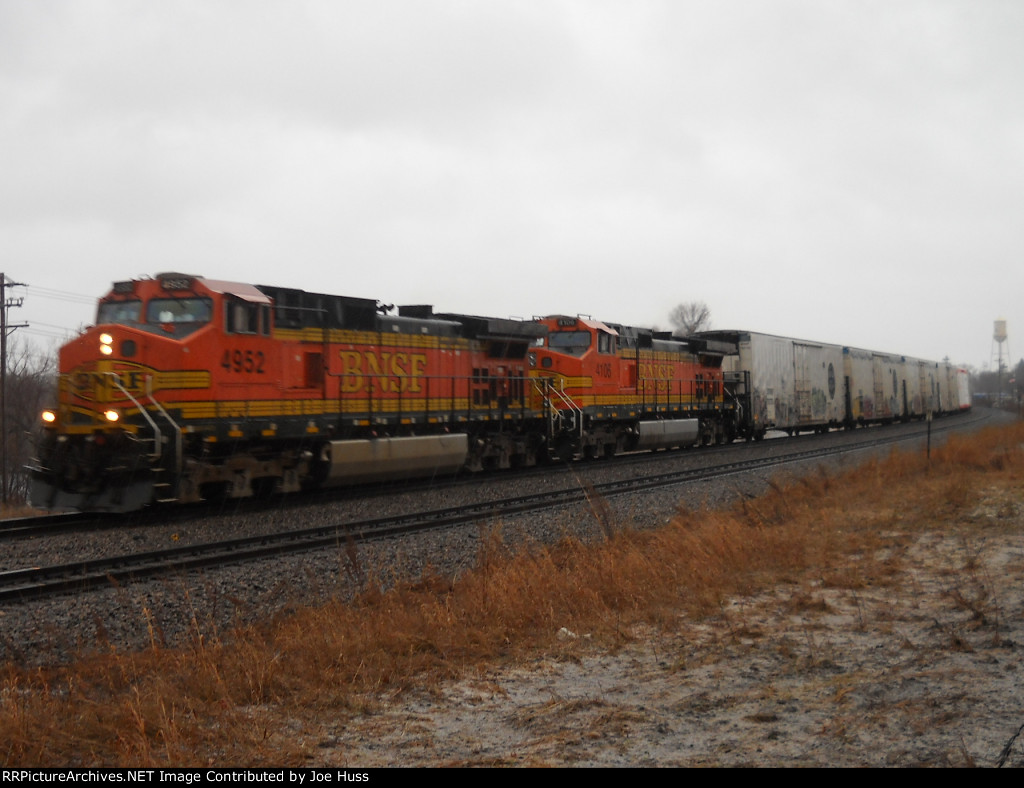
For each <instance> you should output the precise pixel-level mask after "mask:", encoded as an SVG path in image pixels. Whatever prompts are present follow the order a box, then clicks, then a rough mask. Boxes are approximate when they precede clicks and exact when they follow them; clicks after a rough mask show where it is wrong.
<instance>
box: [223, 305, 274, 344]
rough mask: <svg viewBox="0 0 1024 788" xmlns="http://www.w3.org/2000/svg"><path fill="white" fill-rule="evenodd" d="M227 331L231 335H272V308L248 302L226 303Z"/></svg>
mask: <svg viewBox="0 0 1024 788" xmlns="http://www.w3.org/2000/svg"><path fill="white" fill-rule="evenodd" d="M224 319H225V322H226V325H225V327H224V328H225V331H227V333H229V334H262V335H263V336H269V334H270V307H268V306H267V305H266V304H251V303H249V302H248V301H234V300H228V301H225V302H224Z"/></svg>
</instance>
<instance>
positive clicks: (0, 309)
mask: <svg viewBox="0 0 1024 788" xmlns="http://www.w3.org/2000/svg"><path fill="white" fill-rule="evenodd" d="M8 287H24V285H23V284H22V283H21V282H8V281H7V275H6V274H3V273H0V455H2V457H0V468H2V472H0V486H2V490H0V498H2V500H3V505H4V506H6V505H7V335H8V334H9V333H10V332H11V331H14V329H16V328H24V327H25V326H26V325H28V324H27V323H19V324H18V325H14V326H12V325H11V324H10V322H9V321H8V320H7V310H8V309H10V308H11V307H12V306H21V305H22V303H23V302H24V301H25V299H24V298H8V297H7V288H8Z"/></svg>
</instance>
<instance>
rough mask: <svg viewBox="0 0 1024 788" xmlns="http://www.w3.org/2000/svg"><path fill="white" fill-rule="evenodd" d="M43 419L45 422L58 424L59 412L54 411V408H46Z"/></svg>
mask: <svg viewBox="0 0 1024 788" xmlns="http://www.w3.org/2000/svg"><path fill="white" fill-rule="evenodd" d="M42 419H43V423H45V424H56V423H57V414H56V413H54V412H53V411H52V410H44V411H43V413H42Z"/></svg>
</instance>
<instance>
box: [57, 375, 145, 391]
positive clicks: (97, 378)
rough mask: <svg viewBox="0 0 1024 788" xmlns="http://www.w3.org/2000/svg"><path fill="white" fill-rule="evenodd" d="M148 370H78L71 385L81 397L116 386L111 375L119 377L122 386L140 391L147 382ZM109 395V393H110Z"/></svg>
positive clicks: (129, 389)
mask: <svg viewBox="0 0 1024 788" xmlns="http://www.w3.org/2000/svg"><path fill="white" fill-rule="evenodd" d="M147 374H148V373H146V372H143V371H142V370H133V371H131V372H76V373H75V374H74V375H72V376H71V385H72V387H73V388H74V390H75V393H76V394H77V395H78V396H80V397H87V396H88V395H89V394H93V393H95V392H97V391H108V390H109V389H111V388H114V385H113V381H112V380H111V375H113V376H114V377H116V378H117V381H118V382H119V383H120V384H121V387H122V388H125V389H127V390H128V391H131V392H140V391H142V390H143V388H144V386H145V383H146V377H147ZM108 396H109V395H108Z"/></svg>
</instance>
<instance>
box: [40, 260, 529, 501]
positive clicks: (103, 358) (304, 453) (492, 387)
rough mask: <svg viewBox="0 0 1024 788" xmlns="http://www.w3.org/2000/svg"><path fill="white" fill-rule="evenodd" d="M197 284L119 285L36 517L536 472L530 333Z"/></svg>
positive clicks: (58, 427) (74, 383) (64, 366)
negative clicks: (514, 467)
mask: <svg viewBox="0 0 1024 788" xmlns="http://www.w3.org/2000/svg"><path fill="white" fill-rule="evenodd" d="M384 311H386V310H385V309H383V308H381V307H380V305H379V304H378V302H376V301H373V300H368V299H361V298H349V297H344V296H328V295H320V294H313V293H307V292H305V291H301V290H293V289H286V288H276V287H264V286H260V287H256V286H253V285H247V284H239V283H234V282H221V281H215V280H211V279H204V278H202V277H198V276H188V275H182V274H161V275H159V276H157V277H156V278H155V279H141V280H131V281H126V282H118V283H115V284H114V286H113V289H112V290H111V291H110V292H109V293H108V294H107V295H106V296H104V297H103V298H102V299H100V302H99V308H98V312H97V321H96V325H95V326H94V327H92V328H89V329H87V330H86V331H85V332H84V333H82V334H81V335H80V336H79V337H77V338H75V339H74V340H72V341H71V342H69V343H68V344H66V345H65V346H64V347H63V348H61V351H60V359H59V372H60V380H59V407H58V408H57V409H56V410H55V411H50V412H48V413H46V414H44V426H45V429H44V434H43V436H42V440H41V441H40V443H39V447H38V455H39V456H38V462H37V464H36V466H35V467H33V468H32V469H30V470H31V474H32V500H33V502H34V503H35V504H36V505H39V506H44V507H47V508H74V509H86V510H103V511H128V510H131V509H136V508H139V507H141V506H144V505H146V504H148V503H150V502H152V501H156V500H174V501H179V502H190V501H197V500H201V499H203V498H206V497H208V496H210V495H213V494H218V495H227V496H229V497H245V496H249V495H252V494H253V493H254V492H257V491H260V490H274V491H280V492H290V491H295V490H298V489H301V488H303V487H308V486H315V485H319V484H339V483H354V482H361V481H368V480H372V479H380V478H388V477H394V476H405V475H408V476H414V475H430V474H431V473H444V472H449V471H452V470H455V469H457V468H461V467H463V466H469V467H470V468H481V467H484V466H485V465H493V466H497V467H505V466H508V465H511V464H513V463H521V464H528V463H532V462H533V461H534V460H535V458H536V456H537V453H538V451H539V450H540V449H541V447H542V445H543V443H544V436H543V434H542V433H541V432H540V431H539V428H540V426H541V425H542V422H541V421H540V418H539V414H538V413H537V412H535V411H534V410H532V409H531V407H530V404H531V403H530V397H529V394H528V386H529V380H528V366H527V360H526V353H527V349H528V348H529V346H530V345H531V344H532V343H533V342H534V341H535V340H536V339H537V338H538V337H539V336H540V335H541V334H542V333H543V330H544V329H543V327H541V326H539V325H538V324H536V323H533V322H524V321H513V320H501V319H494V318H480V317H471V316H454V315H434V314H432V311H431V310H430V308H429V307H413V308H408V309H407V310H403V311H404V312H407V314H401V315H398V316H394V315H387V314H383V312H384Z"/></svg>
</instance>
